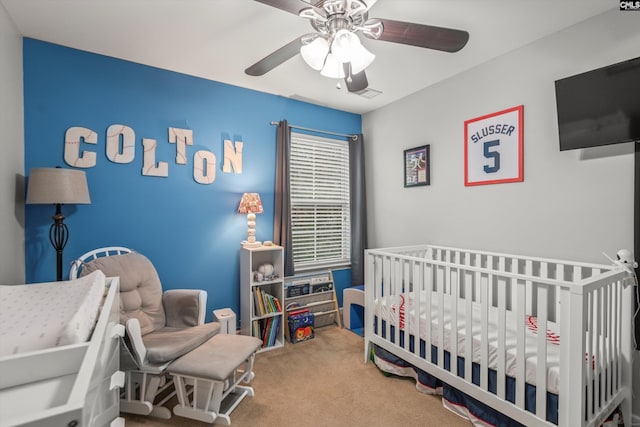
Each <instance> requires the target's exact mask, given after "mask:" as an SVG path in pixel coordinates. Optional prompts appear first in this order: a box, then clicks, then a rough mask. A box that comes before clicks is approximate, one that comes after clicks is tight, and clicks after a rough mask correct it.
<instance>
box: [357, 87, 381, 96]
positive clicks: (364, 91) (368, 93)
mask: <svg viewBox="0 0 640 427" xmlns="http://www.w3.org/2000/svg"><path fill="white" fill-rule="evenodd" d="M353 93H355V94H356V95H360V96H361V97H363V98H367V99H371V98H375V97H376V96H378V95H380V94H381V93H382V92H381V91H379V90H375V89H371V88H366V89H362V90H359V91H357V92H353Z"/></svg>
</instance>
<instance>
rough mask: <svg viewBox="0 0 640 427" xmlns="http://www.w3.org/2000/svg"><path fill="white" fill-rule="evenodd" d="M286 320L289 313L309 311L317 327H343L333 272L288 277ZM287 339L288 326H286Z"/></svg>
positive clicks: (285, 281)
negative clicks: (335, 325) (334, 325)
mask: <svg viewBox="0 0 640 427" xmlns="http://www.w3.org/2000/svg"><path fill="white" fill-rule="evenodd" d="M284 307H285V319H287V312H289V311H295V310H301V309H308V310H309V312H310V313H313V314H314V318H315V321H314V323H315V325H314V326H315V327H316V328H319V327H322V326H327V325H332V324H337V325H338V326H339V327H342V322H341V321H340V311H339V308H338V300H337V299H336V291H335V286H334V282H333V273H332V272H331V270H323V271H316V272H311V273H306V274H297V275H295V276H290V277H286V278H285V280H284ZM285 332H286V335H287V338H288V336H289V327H288V324H287V325H286V326H285Z"/></svg>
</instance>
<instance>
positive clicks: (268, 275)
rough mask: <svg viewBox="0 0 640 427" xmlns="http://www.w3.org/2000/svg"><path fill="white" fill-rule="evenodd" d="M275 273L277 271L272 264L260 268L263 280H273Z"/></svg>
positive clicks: (259, 271) (259, 272)
mask: <svg viewBox="0 0 640 427" xmlns="http://www.w3.org/2000/svg"><path fill="white" fill-rule="evenodd" d="M274 273H275V269H274V268H273V265H272V264H262V265H261V266H260V267H258V274H262V277H263V279H266V280H271V279H273V276H274Z"/></svg>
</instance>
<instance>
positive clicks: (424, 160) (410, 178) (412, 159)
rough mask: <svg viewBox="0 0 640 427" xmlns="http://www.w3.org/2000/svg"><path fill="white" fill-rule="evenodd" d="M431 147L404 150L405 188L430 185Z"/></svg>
mask: <svg viewBox="0 0 640 427" xmlns="http://www.w3.org/2000/svg"><path fill="white" fill-rule="evenodd" d="M429 147H430V146H429V145H423V146H422V147H415V148H410V149H408V150H404V186H405V187H417V186H419V185H429V172H430V170H431V164H430V163H431V162H430V160H429Z"/></svg>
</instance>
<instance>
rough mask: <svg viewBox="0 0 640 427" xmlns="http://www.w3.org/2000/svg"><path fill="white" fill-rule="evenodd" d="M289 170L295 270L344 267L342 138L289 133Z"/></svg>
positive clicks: (346, 231)
mask: <svg viewBox="0 0 640 427" xmlns="http://www.w3.org/2000/svg"><path fill="white" fill-rule="evenodd" d="M289 174H290V175H289V181H290V188H291V240H292V245H293V251H292V252H293V265H294V267H295V269H296V271H300V270H305V269H312V268H319V267H321V268H325V267H336V266H344V265H349V264H350V240H351V239H350V235H351V225H350V219H349V205H350V201H349V200H350V197H349V146H348V144H347V142H346V141H340V140H335V139H327V138H321V137H318V136H311V135H305V134H300V133H295V132H292V133H291V154H290V159H289Z"/></svg>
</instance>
